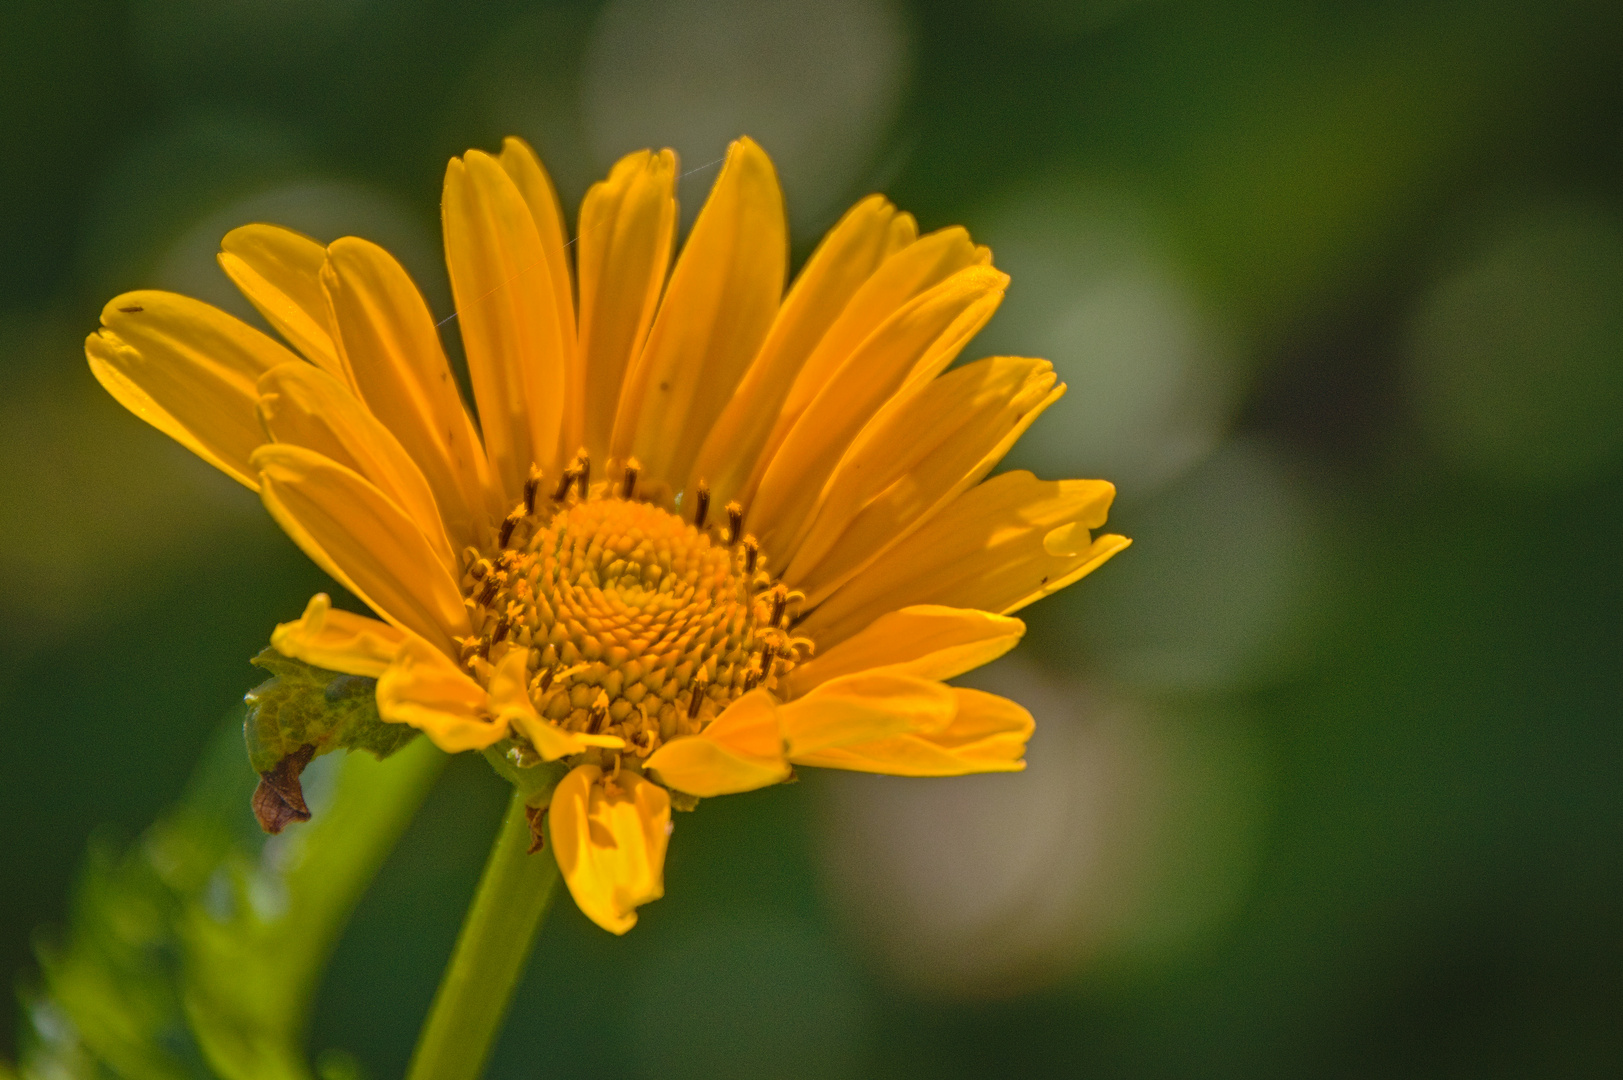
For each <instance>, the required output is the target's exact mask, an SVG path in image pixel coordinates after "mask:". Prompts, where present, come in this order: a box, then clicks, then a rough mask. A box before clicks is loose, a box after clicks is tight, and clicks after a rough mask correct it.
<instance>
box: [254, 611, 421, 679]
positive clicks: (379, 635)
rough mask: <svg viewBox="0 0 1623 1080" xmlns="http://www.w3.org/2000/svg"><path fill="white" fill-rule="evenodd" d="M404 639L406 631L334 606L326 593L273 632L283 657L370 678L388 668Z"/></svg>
mask: <svg viewBox="0 0 1623 1080" xmlns="http://www.w3.org/2000/svg"><path fill="white" fill-rule="evenodd" d="M405 640H406V633H405V631H403V630H400V629H397V628H395V627H393V626H390V625H389V624H388V623H386V622H379V621H378V620H377V619H368V618H367V617H366V616H364V615H356V614H354V613H352V612H348V611H342V610H340V609H338V608H335V607H333V606H332V598H331V597H329V596H328V595H327V594H326V593H316V594H315V595H314V596H312V597H311V598H310V602H309V603H308V604H306V605H305V608H304V614H303V615H302V616H300V617H299V618H298V619H296V620H295V621H293V622H285V623H278V624H277V626H276V629H275V630H273V631H271V647H272V648H274V649H275V650H276V651H277V652H279V653H281V654H282V655H283V656H291V657H293V659H295V660H303V661H304V662H305V663H307V664H314V665H315V666H316V667H320V668H326V669H327V670H328V671H341V672H343V673H344V674H345V675H364V676H366V677H367V678H369V679H376V678H377V677H378V676H380V675H382V674H383V673H384V672H385V671H387V670H388V669H389V665H390V664H391V663H393V662H394V658H395V655H396V654H397V653H398V652H399V651H400V645H401V643H402V642H404V641H405Z"/></svg>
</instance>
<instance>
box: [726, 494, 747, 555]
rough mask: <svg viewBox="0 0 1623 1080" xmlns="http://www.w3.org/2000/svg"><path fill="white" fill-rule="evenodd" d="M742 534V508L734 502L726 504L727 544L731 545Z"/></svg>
mask: <svg viewBox="0 0 1623 1080" xmlns="http://www.w3.org/2000/svg"><path fill="white" fill-rule="evenodd" d="M743 535H744V508H743V506H741V505H739V504H738V503H736V502H730V503H728V504H727V546H728V547H732V546H733V545H734V544H736V543H738V541H739V539H740V538H741V537H742V536H743Z"/></svg>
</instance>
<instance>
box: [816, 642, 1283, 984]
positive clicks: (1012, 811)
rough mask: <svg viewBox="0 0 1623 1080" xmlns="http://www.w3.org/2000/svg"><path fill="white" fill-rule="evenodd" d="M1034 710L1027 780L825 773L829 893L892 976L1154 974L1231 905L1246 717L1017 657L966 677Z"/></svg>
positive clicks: (1256, 809) (1244, 840)
mask: <svg viewBox="0 0 1623 1080" xmlns="http://www.w3.org/2000/svg"><path fill="white" fill-rule="evenodd" d="M962 681H964V682H969V683H973V684H974V685H976V686H978V687H980V688H982V689H986V690H989V691H992V692H995V693H1001V694H1004V695H1007V696H1010V697H1013V698H1015V699H1016V700H1018V701H1020V702H1022V703H1023V704H1025V705H1026V706H1027V707H1028V708H1030V709H1031V711H1032V713H1033V714H1034V715H1035V716H1036V718H1037V732H1036V735H1035V736H1034V737H1033V739H1032V741H1031V744H1030V751H1029V753H1028V755H1027V760H1028V762H1029V765H1028V767H1027V769H1026V770H1025V771H1024V772H1023V773H1014V774H990V775H982V776H968V777H959V778H953V779H930V780H920V779H911V778H903V777H888V776H869V775H863V774H856V773H833V772H830V773H827V774H819V776H818V777H817V778H816V779H817V781H818V790H819V792H820V794H821V796H822V799H821V806H822V809H823V814H822V817H823V820H822V821H821V822H820V823H819V824H820V826H821V827H820V828H819V829H818V831H817V835H818V837H819V839H820V842H821V843H822V845H823V862H824V865H825V867H826V868H827V871H828V874H829V878H830V881H831V885H832V892H833V895H834V897H835V899H836V901H837V903H838V904H839V906H840V908H841V909H842V911H843V912H844V913H845V915H846V916H847V918H848V921H849V923H850V925H851V927H852V930H853V933H855V934H856V935H858V937H859V938H860V940H861V941H862V944H863V945H864V946H865V947H866V948H868V949H870V950H871V951H872V954H873V955H875V956H876V957H877V959H878V961H879V963H880V964H881V965H882V967H883V969H884V970H885V972H886V973H887V975H888V976H889V977H891V978H893V979H895V980H897V981H899V982H901V983H903V984H905V985H907V986H910V987H911V988H913V989H914V990H915V991H917V992H919V993H922V994H926V995H929V996H948V997H966V998H980V997H995V996H1002V995H1007V994H1016V993H1020V992H1024V991H1030V990H1033V989H1037V988H1039V987H1042V986H1044V985H1049V984H1051V983H1053V982H1054V981H1055V980H1058V979H1061V978H1065V977H1067V976H1070V975H1072V974H1074V973H1076V972H1078V971H1079V970H1080V971H1082V972H1083V973H1089V972H1092V973H1095V974H1099V973H1103V972H1110V973H1113V974H1117V975H1121V974H1124V973H1125V974H1127V975H1128V977H1131V973H1133V972H1135V971H1140V970H1152V971H1153V970H1155V969H1157V968H1159V967H1161V966H1162V965H1164V964H1166V963H1174V962H1176V961H1177V960H1178V958H1180V957H1183V956H1187V955H1189V954H1190V953H1191V951H1193V950H1198V949H1199V948H1200V946H1201V944H1202V942H1204V941H1208V940H1210V938H1211V934H1212V933H1213V932H1214V931H1215V930H1217V929H1218V928H1220V927H1221V926H1222V925H1223V924H1224V922H1225V921H1226V919H1227V918H1228V917H1229V916H1230V915H1231V914H1232V913H1233V911H1234V910H1235V907H1236V905H1237V903H1238V901H1239V900H1240V898H1241V896H1242V894H1243V892H1244V889H1245V886H1246V883H1247V881H1248V880H1249V874H1250V870H1251V867H1252V865H1253V862H1254V857H1255V853H1256V846H1257V844H1258V842H1259V838H1260V831H1261V823H1262V820H1263V814H1264V803H1265V795H1266V775H1267V768H1266V762H1265V760H1264V755H1263V753H1262V751H1261V750H1260V749H1259V743H1258V741H1257V740H1256V738H1255V736H1254V734H1253V733H1252V732H1251V730H1250V728H1249V725H1248V723H1247V722H1246V721H1245V720H1244V718H1242V717H1240V716H1237V715H1232V714H1227V713H1222V712H1218V711H1214V710H1202V711H1199V712H1179V711H1175V710H1171V709H1168V708H1166V707H1154V706H1151V705H1150V704H1148V703H1146V702H1144V701H1138V700H1134V699H1133V698H1130V697H1127V696H1124V695H1121V694H1119V693H1116V692H1113V691H1108V690H1105V689H1103V688H1101V687H1098V686H1096V685H1089V684H1086V683H1082V682H1080V681H1073V680H1063V679H1057V678H1054V677H1052V676H1049V675H1045V674H1043V673H1042V672H1041V671H1040V670H1039V669H1037V668H1036V667H1034V666H1032V665H1031V664H1030V663H1029V662H1027V661H1024V660H1022V659H1020V658H1018V657H1017V656H1016V657H1010V658H1006V659H1004V660H1002V661H999V662H998V663H997V664H995V665H992V666H990V667H988V668H984V669H982V670H981V671H979V672H976V673H974V675H973V677H971V678H966V679H964V680H962Z"/></svg>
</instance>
